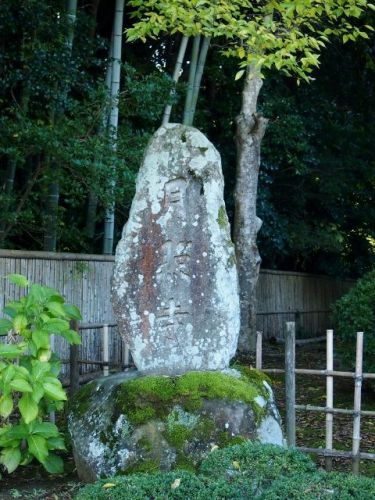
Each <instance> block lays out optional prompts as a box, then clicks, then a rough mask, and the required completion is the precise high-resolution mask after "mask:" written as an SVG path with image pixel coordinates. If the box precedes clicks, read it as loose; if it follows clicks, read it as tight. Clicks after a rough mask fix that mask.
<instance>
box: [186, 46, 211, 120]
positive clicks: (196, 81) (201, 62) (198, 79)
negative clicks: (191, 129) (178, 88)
mask: <svg viewBox="0 0 375 500" xmlns="http://www.w3.org/2000/svg"><path fill="white" fill-rule="evenodd" d="M210 43H211V37H205V38H203V42H202V47H201V50H200V53H199V59H198V65H197V71H196V73H195V79H194V88H193V98H192V102H191V111H190V124H189V125H193V122H194V116H195V110H196V108H197V102H198V96H199V90H200V88H201V82H202V76H203V70H204V66H205V64H206V59H207V52H208V48H209V46H210Z"/></svg>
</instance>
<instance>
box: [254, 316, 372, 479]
mask: <svg viewBox="0 0 375 500" xmlns="http://www.w3.org/2000/svg"><path fill="white" fill-rule="evenodd" d="M363 336H364V334H363V332H357V343H356V363H355V372H347V371H337V370H334V366H333V330H327V334H326V346H327V347H326V369H325V370H313V369H305V368H296V359H295V346H296V327H295V323H294V322H288V323H287V324H286V338H285V370H283V369H278V368H263V365H262V333H261V332H257V344H256V368H257V369H258V370H262V371H263V372H265V373H270V374H276V373H285V409H286V436H287V444H288V446H291V447H296V410H298V411H308V412H321V413H325V414H326V425H325V448H308V447H305V446H297V447H296V448H297V449H299V450H301V451H303V452H306V453H315V454H319V455H323V456H324V457H325V466H326V470H328V471H330V470H332V458H333V457H340V458H351V459H352V468H353V473H354V474H359V470H360V460H375V453H364V452H361V451H360V442H361V417H375V411H369V410H362V408H361V394H362V382H363V380H365V379H370V380H375V373H363V370H362V365H363ZM296 374H302V375H318V376H323V377H326V406H324V407H323V406H314V405H300V404H296ZM334 377H347V378H352V379H354V404H353V410H350V409H343V408H334V406H333V398H334V391H333V379H334ZM341 414H344V415H352V416H353V434H352V451H351V452H349V451H342V450H335V449H333V416H334V415H341Z"/></svg>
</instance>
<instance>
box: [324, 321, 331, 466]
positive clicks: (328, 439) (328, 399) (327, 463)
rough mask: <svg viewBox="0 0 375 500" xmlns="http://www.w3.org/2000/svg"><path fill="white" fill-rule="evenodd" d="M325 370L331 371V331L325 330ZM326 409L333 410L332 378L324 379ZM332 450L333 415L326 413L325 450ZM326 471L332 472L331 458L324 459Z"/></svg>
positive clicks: (328, 376)
mask: <svg viewBox="0 0 375 500" xmlns="http://www.w3.org/2000/svg"><path fill="white" fill-rule="evenodd" d="M327 370H329V371H333V330H327ZM326 409H327V410H332V409H333V377H332V375H327V379H326ZM332 449H333V413H332V412H327V413H326V450H332ZM325 466H326V470H327V471H328V472H329V471H331V470H332V456H330V457H325Z"/></svg>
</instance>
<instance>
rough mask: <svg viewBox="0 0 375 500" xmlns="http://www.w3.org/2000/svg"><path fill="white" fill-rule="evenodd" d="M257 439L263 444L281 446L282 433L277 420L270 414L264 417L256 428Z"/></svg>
mask: <svg viewBox="0 0 375 500" xmlns="http://www.w3.org/2000/svg"><path fill="white" fill-rule="evenodd" d="M257 434H258V439H259V441H260V442H261V443H263V444H266V443H268V444H276V445H279V446H283V433H282V430H281V427H280V424H279V422H278V421H277V420H276V419H275V418H274V417H272V416H270V415H268V416H267V417H266V418H264V419H263V420H262V422H261V424H260V426H259V428H258V430H257Z"/></svg>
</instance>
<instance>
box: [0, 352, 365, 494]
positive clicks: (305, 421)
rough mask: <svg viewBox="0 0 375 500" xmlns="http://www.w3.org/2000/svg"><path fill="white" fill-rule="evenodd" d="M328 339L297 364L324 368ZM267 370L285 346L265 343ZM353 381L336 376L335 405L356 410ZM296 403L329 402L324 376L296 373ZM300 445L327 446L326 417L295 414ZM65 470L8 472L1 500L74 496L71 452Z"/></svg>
mask: <svg viewBox="0 0 375 500" xmlns="http://www.w3.org/2000/svg"><path fill="white" fill-rule="evenodd" d="M325 360H326V357H325V346H324V343H320V344H309V345H305V346H303V347H297V349H296V363H297V367H298V368H317V369H324V368H325V366H324V365H325V362H326V361H325ZM241 361H242V362H245V363H246V364H247V365H252V366H254V365H255V360H254V358H253V357H251V356H250V357H247V358H245V359H242V360H241ZM263 366H264V368H283V367H284V346H283V345H280V344H272V343H266V344H265V346H264V353H263ZM335 368H336V369H337V368H340V369H348V367H344V366H341V365H340V362H339V359H335ZM271 378H272V382H273V387H274V391H275V396H276V399H277V403H278V407H279V409H280V413H281V416H282V418H284V415H285V405H284V376H283V375H277V376H272V377H271ZM353 389H354V382H353V380H351V379H343V378H340V379H335V381H334V406H335V407H337V408H348V409H351V408H353V397H354V391H353ZM296 394H297V403H298V404H310V405H316V406H325V377H319V376H310V375H298V376H297V388H296ZM362 403H363V404H362V408H363V409H366V410H375V393H374V392H373V390H372V389H371V388H369V387H368V388H366V387H365V388H364V390H363V392H362ZM352 431H353V420H352V417H351V416H346V415H338V416H334V448H336V449H338V450H347V451H350V450H351V444H352V442H351V439H352ZM361 435H362V442H361V451H368V452H372V453H374V451H375V418H365V417H363V418H362V422H361ZM297 446H306V447H313V448H318V447H322V448H324V446H325V415H324V414H319V413H312V412H302V411H299V412H297ZM312 458H313V459H314V460H315V461H316V462H317V464H318V466H319V467H322V468H324V458H322V457H316V456H312ZM65 460H66V471H67V472H66V474H65V475H63V476H58V477H51V476H48V474H46V473H44V472H43V470H42V469H41V468H39V467H36V466H29V467H26V468H23V469H19V470H17V472H16V473H15V474H13V475H12V476H10V477H7V476H6V475H4V476H3V479H2V480H0V500H10V499H14V498H19V499H22V500H23V499H27V500H33V499H35V500H71V499H73V498H74V495H75V493H76V492H77V491H78V489H79V488H80V487H81V484H80V483H79V480H78V477H77V475H76V473H75V469H74V463H73V459H72V456H71V454H68V455H67V456H66V457H65ZM333 470H336V471H344V472H350V471H351V461H350V460H348V459H335V458H334V459H333ZM361 474H364V475H367V476H372V477H374V476H375V461H368V460H367V461H362V462H361Z"/></svg>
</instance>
